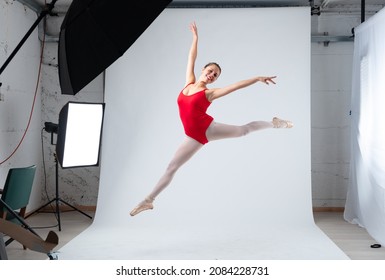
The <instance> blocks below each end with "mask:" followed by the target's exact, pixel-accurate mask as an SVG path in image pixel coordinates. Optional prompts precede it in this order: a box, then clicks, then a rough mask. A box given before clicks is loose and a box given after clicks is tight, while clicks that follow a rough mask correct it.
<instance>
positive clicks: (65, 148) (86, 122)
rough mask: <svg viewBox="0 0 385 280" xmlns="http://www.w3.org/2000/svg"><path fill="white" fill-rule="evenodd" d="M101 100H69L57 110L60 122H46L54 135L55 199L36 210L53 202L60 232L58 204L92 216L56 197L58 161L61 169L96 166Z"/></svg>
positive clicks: (100, 126) (97, 160) (101, 121)
mask: <svg viewBox="0 0 385 280" xmlns="http://www.w3.org/2000/svg"><path fill="white" fill-rule="evenodd" d="M104 107H105V104H104V103H85V102H68V103H67V104H66V105H65V106H64V107H63V108H62V109H61V111H60V114H59V124H54V123H51V122H46V123H45V127H44V130H45V131H47V132H49V133H51V144H53V145H54V141H53V139H54V137H53V135H54V134H57V143H56V153H55V171H56V178H55V180H56V181H55V186H56V194H55V198H54V199H52V200H51V201H49V202H47V203H46V204H44V205H43V206H41V207H40V208H39V209H37V210H36V211H35V212H37V211H39V210H40V209H42V208H44V207H46V206H47V205H49V204H51V203H53V202H55V213H56V218H57V221H58V227H59V231H61V221H60V203H63V204H66V205H67V206H69V207H71V208H72V209H74V210H76V211H78V212H80V213H82V214H83V215H85V216H87V217H88V218H90V219H92V217H91V216H90V215H88V214H87V213H85V212H83V211H81V210H80V209H78V208H76V207H75V206H73V205H71V204H70V203H68V202H66V201H64V200H63V199H61V198H60V196H59V174H58V173H59V163H60V165H61V167H62V168H63V169H64V168H75V167H86V166H98V165H99V154H100V144H101V135H102V128H103V117H104Z"/></svg>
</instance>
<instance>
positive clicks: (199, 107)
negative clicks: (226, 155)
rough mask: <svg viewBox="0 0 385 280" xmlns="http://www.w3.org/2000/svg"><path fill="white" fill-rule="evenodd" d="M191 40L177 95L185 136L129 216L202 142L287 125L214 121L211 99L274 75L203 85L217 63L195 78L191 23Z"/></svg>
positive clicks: (148, 203) (149, 205)
mask: <svg viewBox="0 0 385 280" xmlns="http://www.w3.org/2000/svg"><path fill="white" fill-rule="evenodd" d="M190 29H191V32H192V35H193V40H192V44H191V48H190V52H189V56H188V62H187V71H186V86H185V87H184V88H183V89H182V91H181V92H180V94H179V96H178V106H179V114H180V118H181V121H182V124H183V127H184V130H185V134H186V138H185V140H184V141H183V143H182V144H181V146H180V147H179V148H178V149H177V151H176V153H175V155H174V157H173V158H172V160H171V162H170V163H169V165H168V167H167V169H166V171H165V173H164V175H163V176H162V177H161V178H160V180H159V181H158V183H157V184H156V186H155V187H154V189H153V190H152V192H151V193H150V194H149V195H148V196H147V197H146V198H145V199H144V200H143V201H142V202H140V203H139V204H138V206H136V207H135V208H134V209H133V210H132V211H131V213H130V215H131V216H135V215H136V214H138V213H140V212H142V211H144V210H149V209H153V201H154V199H155V198H156V197H157V196H158V195H159V193H160V192H161V191H163V190H164V189H165V188H166V187H167V186H168V185H169V184H170V182H171V180H172V178H173V176H174V174H175V172H176V171H177V170H178V169H179V168H180V167H181V166H182V165H183V164H184V163H186V162H187V161H188V160H189V159H190V158H191V157H192V156H193V155H194V154H195V153H196V152H197V151H198V150H199V149H200V148H201V147H203V145H204V144H206V143H207V142H210V141H213V140H219V139H225V138H234V137H240V136H244V135H246V134H248V133H250V132H254V131H258V130H262V129H266V128H291V127H293V124H292V123H291V122H290V121H286V120H281V119H279V118H277V117H274V118H273V119H272V120H271V121H253V122H250V123H248V124H245V125H241V126H236V125H228V124H222V123H217V122H215V121H214V119H213V117H211V116H209V115H208V114H207V113H206V110H207V108H208V107H209V106H210V105H211V103H212V102H213V101H214V100H215V99H217V98H220V97H223V96H225V95H227V94H229V93H231V92H234V91H236V90H238V89H241V88H244V87H247V86H250V85H252V84H255V83H256V82H263V83H265V84H270V83H272V84H275V82H274V79H275V78H276V76H270V77H253V78H250V79H247V80H243V81H239V82H236V83H234V84H231V85H229V86H226V87H223V88H212V89H209V88H207V85H208V84H211V83H213V82H215V81H216V80H217V79H218V77H219V75H220V74H221V68H220V66H219V65H218V64H217V63H215V62H210V63H208V64H207V65H206V66H205V67H204V68H203V70H202V72H201V75H200V76H199V78H198V79H196V77H195V74H194V66H195V60H196V57H197V50H198V29H197V26H196V24H195V23H192V24H191V25H190Z"/></svg>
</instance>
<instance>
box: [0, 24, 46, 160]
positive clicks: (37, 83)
mask: <svg viewBox="0 0 385 280" xmlns="http://www.w3.org/2000/svg"><path fill="white" fill-rule="evenodd" d="M45 27H46V23H45V19H44V32H43V42H42V46H41V51H40V64H39V71H38V76H37V82H36V89H35V96H34V98H33V103H32V108H31V113H30V115H29V120H28V124H27V127H26V129H25V131H24V134H23V136H22V137H21V139H20V141H19V144H17V146H16V148H15V149H14V150H13V152H12V153H11V154H10V155H9V156H8V157H7V158H6V159H4V160H2V161H1V162H0V165H2V164H3V163H5V162H6V161H8V160H9V159H10V158H11V157H12V156H13V155H14V154H15V153H16V151H17V150H18V149H19V147H20V145H21V143H22V142H23V141H24V137H25V135H26V134H27V132H28V129H29V125H30V124H31V120H32V115H33V112H34V109H35V101H36V96H37V91H38V88H39V83H40V74H41V65H42V64H43V52H44V45H45Z"/></svg>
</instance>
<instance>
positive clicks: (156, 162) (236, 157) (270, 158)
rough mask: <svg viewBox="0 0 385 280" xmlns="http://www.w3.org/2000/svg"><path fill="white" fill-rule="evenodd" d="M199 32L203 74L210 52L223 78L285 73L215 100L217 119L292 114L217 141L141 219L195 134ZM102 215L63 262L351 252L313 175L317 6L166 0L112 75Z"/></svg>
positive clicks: (69, 249)
mask: <svg viewBox="0 0 385 280" xmlns="http://www.w3.org/2000/svg"><path fill="white" fill-rule="evenodd" d="M192 21H196V23H197V26H198V32H199V47H198V58H197V63H196V71H197V73H196V74H197V75H198V74H199V72H200V71H201V69H202V68H203V66H204V65H205V64H206V63H207V62H210V61H216V62H218V63H219V64H220V65H221V67H222V74H221V76H220V78H219V79H218V81H217V82H216V83H215V84H214V85H213V86H215V87H221V86H225V85H228V84H230V83H233V82H236V81H238V80H242V79H247V78H250V77H252V76H255V75H277V79H276V81H277V84H276V85H269V86H267V85H265V84H262V83H258V84H255V85H253V86H250V87H248V88H245V89H242V90H240V91H238V92H235V93H232V94H231V95H229V96H226V97H224V98H222V99H219V100H216V101H214V103H213V104H212V105H211V107H210V108H209V114H211V115H212V116H213V117H214V118H215V120H216V121H218V122H223V123H229V124H244V123H247V122H250V121H252V120H271V119H272V117H274V116H279V117H282V118H284V119H290V120H292V121H293V122H294V124H295V126H294V128H293V129H270V130H264V131H261V132H256V133H253V134H250V135H248V136H246V137H243V138H237V139H227V140H221V141H214V142H211V143H208V144H207V145H205V146H204V147H203V148H202V149H201V150H200V151H199V152H198V153H197V154H196V155H195V156H194V157H193V158H192V159H191V160H190V161H189V162H188V163H186V164H185V165H184V166H183V167H182V168H181V169H180V170H179V172H178V173H177V174H176V176H175V177H174V180H173V182H172V183H171V185H170V186H169V187H168V188H167V189H166V190H165V191H164V192H163V193H161V194H160V196H159V197H158V198H157V200H156V201H155V204H154V206H155V208H154V210H152V211H146V212H143V213H141V214H139V215H138V216H135V217H130V215H129V212H130V211H131V210H132V208H133V207H134V206H136V204H137V203H138V202H140V201H141V200H142V199H143V198H144V196H145V195H147V194H148V193H149V191H150V190H151V189H152V188H153V187H154V185H155V183H156V182H157V180H158V179H159V177H160V176H161V175H162V173H163V171H164V170H165V168H166V167H167V164H168V162H169V160H170V159H171V157H172V156H173V154H174V152H175V150H176V148H177V147H178V145H179V144H180V143H181V141H182V140H183V138H184V137H185V136H184V132H183V128H182V125H181V122H180V120H179V116H178V108H177V104H176V99H177V96H178V94H179V92H180V90H181V89H182V87H183V86H184V82H185V67H186V62H187V55H188V51H189V48H190V44H191V38H192V36H191V32H190V30H189V24H190V22H192ZM105 103H106V108H105V120H104V132H103V140H102V144H103V147H102V157H101V176H100V187H99V198H98V205H97V212H96V216H95V219H94V222H93V224H92V226H91V227H90V228H89V229H87V230H86V231H85V232H84V233H82V234H81V235H79V236H78V237H77V238H75V239H74V240H73V241H72V242H70V243H69V244H67V245H66V246H65V247H63V248H62V249H61V250H60V252H61V253H60V255H59V259H60V258H61V259H81V258H85V259H90V258H91V259H93V258H95V259H346V258H347V257H346V255H345V254H343V253H342V251H340V250H339V249H338V248H337V247H336V246H335V245H334V243H332V242H331V241H330V240H329V239H328V238H327V237H326V236H325V235H324V234H323V233H322V232H321V231H320V230H319V229H318V227H316V226H315V224H314V221H313V216H312V205H311V185H310V184H311V180H310V166H311V165H310V11H309V9H308V8H263V9H260V8H259V9H257V8H255V9H254V8H247V9H246V8H244V9H230V8H226V9H214V8H212V9H166V10H165V11H164V12H163V13H162V14H161V15H160V16H159V17H158V18H157V19H156V20H155V21H154V23H153V24H152V25H151V26H150V27H149V28H148V29H147V30H146V31H145V32H144V33H143V34H142V36H141V37H140V38H139V39H138V40H137V41H136V42H135V44H133V45H132V46H131V47H130V49H129V50H128V51H127V52H126V53H125V55H124V56H123V57H122V58H120V59H119V60H118V61H116V62H115V63H114V64H113V65H112V66H111V67H110V68H109V69H108V70H107V72H106V88H105Z"/></svg>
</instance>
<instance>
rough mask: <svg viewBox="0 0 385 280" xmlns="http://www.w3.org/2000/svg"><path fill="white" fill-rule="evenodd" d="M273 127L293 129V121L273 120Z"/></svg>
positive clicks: (275, 118)
mask: <svg viewBox="0 0 385 280" xmlns="http://www.w3.org/2000/svg"><path fill="white" fill-rule="evenodd" d="M272 123H273V127H274V128H292V127H293V123H292V122H291V121H286V120H281V119H279V118H277V117H274V118H273V121H272Z"/></svg>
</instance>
